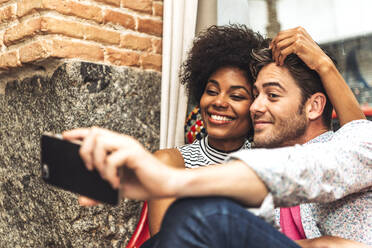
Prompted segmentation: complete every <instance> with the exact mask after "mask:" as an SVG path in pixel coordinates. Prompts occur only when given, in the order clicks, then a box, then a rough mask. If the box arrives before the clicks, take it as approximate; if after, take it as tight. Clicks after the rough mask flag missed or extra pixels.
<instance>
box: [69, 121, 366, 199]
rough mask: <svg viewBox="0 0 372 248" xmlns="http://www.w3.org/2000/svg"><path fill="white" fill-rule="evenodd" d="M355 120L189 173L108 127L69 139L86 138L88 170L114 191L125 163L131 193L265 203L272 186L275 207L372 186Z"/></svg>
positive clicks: (362, 131)
mask: <svg viewBox="0 0 372 248" xmlns="http://www.w3.org/2000/svg"><path fill="white" fill-rule="evenodd" d="M354 124H355V123H354ZM357 124H359V125H358V126H355V125H352V123H349V124H348V125H346V126H344V127H343V128H342V130H343V132H342V133H340V131H341V130H340V131H339V132H338V133H339V135H338V136H337V137H336V138H334V139H333V140H332V141H330V142H327V143H322V144H319V143H318V144H309V145H305V146H298V147H285V148H279V149H252V150H245V151H240V152H238V153H235V154H233V157H235V158H236V159H239V160H241V161H239V160H234V161H230V162H228V163H227V164H225V165H222V166H218V167H210V168H208V167H207V168H200V169H194V170H187V171H186V170H183V169H174V168H170V167H169V166H167V165H165V164H163V163H161V162H160V161H159V160H158V159H156V158H155V157H154V156H153V155H152V154H151V153H149V152H148V151H146V150H145V149H144V148H143V146H142V145H141V144H139V143H138V142H137V141H136V140H134V139H133V138H131V137H129V136H125V135H120V134H118V133H115V132H111V131H108V130H104V129H99V128H93V129H77V130H73V131H69V132H66V133H64V137H65V138H69V139H76V138H81V139H83V145H82V147H81V150H80V154H81V156H82V158H83V160H84V161H85V163H86V166H87V168H88V169H93V168H96V169H97V170H98V171H99V172H100V174H101V176H102V177H103V178H105V179H106V180H108V181H109V182H110V183H111V184H112V185H113V186H114V187H115V188H118V187H119V185H120V179H119V177H118V175H117V170H118V168H119V167H120V168H123V170H124V173H123V174H124V176H123V178H122V182H121V189H122V192H123V195H124V196H126V197H128V198H132V199H139V200H148V199H155V198H165V197H186V196H210V195H215V196H226V197H231V198H234V199H235V200H237V201H240V202H242V203H243V204H245V205H247V206H259V205H260V204H261V203H262V201H263V199H264V198H265V196H266V195H267V194H268V191H270V193H272V195H273V196H274V201H275V203H276V206H288V205H296V204H299V203H304V202H330V201H335V200H337V199H340V198H342V197H344V196H345V195H348V194H352V193H355V192H359V191H361V190H365V189H367V188H368V187H371V186H372V185H371V184H372V182H371V181H370V178H371V177H372V143H371V140H372V124H371V122H369V121H358V123H357ZM335 136H336V135H335ZM346 179H347V180H346Z"/></svg>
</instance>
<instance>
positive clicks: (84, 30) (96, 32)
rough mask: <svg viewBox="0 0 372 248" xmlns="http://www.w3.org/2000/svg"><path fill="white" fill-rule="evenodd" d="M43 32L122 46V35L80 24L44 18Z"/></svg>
mask: <svg viewBox="0 0 372 248" xmlns="http://www.w3.org/2000/svg"><path fill="white" fill-rule="evenodd" d="M42 31H43V32H45V33H49V34H62V35H66V36H70V37H74V38H80V39H87V40H93V41H100V42H104V43H109V44H117V45H119V44H120V33H119V32H116V31H112V30H107V29H104V28H100V27H96V26H92V25H87V24H83V23H80V22H74V21H67V20H59V19H55V18H51V17H44V18H43V22H42Z"/></svg>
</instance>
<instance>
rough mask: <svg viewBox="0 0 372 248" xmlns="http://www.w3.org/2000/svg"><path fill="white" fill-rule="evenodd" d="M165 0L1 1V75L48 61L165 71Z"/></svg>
mask: <svg viewBox="0 0 372 248" xmlns="http://www.w3.org/2000/svg"><path fill="white" fill-rule="evenodd" d="M162 15H163V2H162V1H155V0H84V1H80V0H17V1H14V0H0V45H1V53H0V73H4V72H6V71H7V70H8V69H10V68H17V67H22V66H23V65H24V64H28V63H34V62H38V61H40V60H45V59H48V58H61V59H79V60H83V61H89V62H94V63H104V64H107V65H116V66H130V67H138V68H142V69H145V70H147V69H153V70H157V71H161V52H162V38H161V37H162V24H163V23H162Z"/></svg>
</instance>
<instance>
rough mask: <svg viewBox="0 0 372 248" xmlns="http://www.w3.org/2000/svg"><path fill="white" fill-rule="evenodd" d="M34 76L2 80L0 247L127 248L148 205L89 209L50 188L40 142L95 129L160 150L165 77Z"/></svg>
mask: <svg viewBox="0 0 372 248" xmlns="http://www.w3.org/2000/svg"><path fill="white" fill-rule="evenodd" d="M31 71H33V76H32V77H23V79H19V80H14V81H10V82H7V83H6V84H5V82H4V79H3V80H2V81H0V85H2V86H3V94H0V119H1V120H0V140H1V144H0V247H125V244H126V243H127V242H128V240H129V238H130V236H131V234H132V232H133V230H134V228H135V225H136V223H137V220H138V215H139V212H140V210H141V206H142V203H140V202H135V201H129V200H126V201H123V202H122V203H121V204H120V205H119V206H118V207H111V206H97V207H92V208H84V207H80V206H78V204H77V196H76V195H74V194H72V193H68V192H66V191H62V190H59V189H56V188H53V187H51V186H49V185H46V184H45V183H44V182H43V181H42V180H41V173H40V161H39V157H40V148H39V146H40V135H41V134H42V133H43V132H45V131H51V132H55V133H59V132H61V131H62V130H66V129H71V128H75V127H80V126H92V125H96V126H101V127H106V128H110V129H113V130H116V131H120V132H125V133H128V134H131V135H133V136H135V137H137V138H138V139H139V140H140V141H141V142H142V143H143V144H144V145H145V146H146V147H147V148H149V149H151V150H155V149H157V147H158V140H159V117H160V116H159V115H160V74H159V73H157V72H144V71H141V70H137V69H130V68H119V67H112V66H105V65H98V64H91V63H84V62H64V63H62V64H61V65H60V66H58V68H57V69H56V70H52V71H54V72H53V73H52V74H49V73H46V72H45V71H43V70H36V69H35V70H31ZM5 85H6V86H5ZM0 88H1V87H0ZM0 92H1V91H0Z"/></svg>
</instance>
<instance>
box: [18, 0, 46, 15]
mask: <svg viewBox="0 0 372 248" xmlns="http://www.w3.org/2000/svg"><path fill="white" fill-rule="evenodd" d="M41 7H42V0H18V1H17V16H19V17H21V16H24V15H26V14H28V13H30V12H31V11H33V10H35V9H38V8H41Z"/></svg>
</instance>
